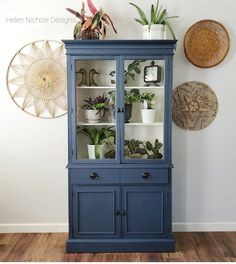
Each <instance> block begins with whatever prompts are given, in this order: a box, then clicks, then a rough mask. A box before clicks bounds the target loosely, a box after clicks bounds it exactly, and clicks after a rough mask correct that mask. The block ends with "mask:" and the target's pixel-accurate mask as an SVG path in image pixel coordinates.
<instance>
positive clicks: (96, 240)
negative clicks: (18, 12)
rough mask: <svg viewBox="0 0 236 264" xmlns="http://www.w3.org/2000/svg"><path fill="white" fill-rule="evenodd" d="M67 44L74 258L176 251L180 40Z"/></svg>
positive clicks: (69, 248)
mask: <svg viewBox="0 0 236 264" xmlns="http://www.w3.org/2000/svg"><path fill="white" fill-rule="evenodd" d="M63 42H64V43H65V48H66V55H67V77H68V156H69V162H68V173H69V239H68V240H67V252H171V251H174V247H175V242H174V238H173V234H172V216H171V211H172V210H171V206H172V203H171V193H172V192H171V182H172V177H171V170H172V160H171V124H172V118H171V97H172V68H173V54H174V49H175V45H176V41H174V40H82V41H79V40H64V41H63ZM156 66H158V67H156ZM147 106H148V107H147ZM147 108H148V109H147ZM149 108H152V109H154V110H153V111H152V112H153V114H150V113H151V111H150V112H148V110H151V109H149ZM145 110H146V111H145ZM150 115H151V116H150ZM145 116H146V117H145ZM147 116H148V117H147Z"/></svg>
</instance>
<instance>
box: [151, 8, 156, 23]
mask: <svg viewBox="0 0 236 264" xmlns="http://www.w3.org/2000/svg"><path fill="white" fill-rule="evenodd" d="M154 21H155V11H154V5H152V6H151V23H152V24H153V23H154Z"/></svg>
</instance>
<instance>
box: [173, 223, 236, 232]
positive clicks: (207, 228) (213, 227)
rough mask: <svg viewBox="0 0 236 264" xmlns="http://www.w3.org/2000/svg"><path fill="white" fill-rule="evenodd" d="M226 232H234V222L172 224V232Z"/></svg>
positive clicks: (235, 229) (235, 227) (235, 228)
mask: <svg viewBox="0 0 236 264" xmlns="http://www.w3.org/2000/svg"><path fill="white" fill-rule="evenodd" d="M214 231H215V232H220V231H222V232H224V231H225V232H227V231H236V222H223V223H222V222H221V223H216V222H213V223H210V222H207V223H173V232H214Z"/></svg>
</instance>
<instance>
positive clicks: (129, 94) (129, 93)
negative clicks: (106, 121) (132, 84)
mask: <svg viewBox="0 0 236 264" xmlns="http://www.w3.org/2000/svg"><path fill="white" fill-rule="evenodd" d="M108 95H109V98H110V99H109V105H110V107H111V109H112V116H113V120H115V117H116V108H115V103H116V101H115V95H116V92H115V91H109V92H108ZM124 96H125V100H124V102H125V123H129V120H130V118H131V116H132V107H133V103H134V102H138V101H139V100H140V91H139V89H131V90H125V92H124Z"/></svg>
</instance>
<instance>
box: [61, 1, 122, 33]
mask: <svg viewBox="0 0 236 264" xmlns="http://www.w3.org/2000/svg"><path fill="white" fill-rule="evenodd" d="M87 5H88V8H89V10H90V12H91V13H92V15H91V16H86V15H85V13H86V11H85V5H84V2H82V8H81V11H80V12H78V11H75V10H73V9H71V8H66V10H67V11H69V12H70V13H72V14H73V15H75V16H76V17H78V18H79V19H80V21H78V22H77V23H76V25H75V27H74V37H75V36H76V34H77V33H82V32H83V31H85V30H92V31H97V32H98V33H99V34H101V35H102V36H103V38H105V36H106V32H107V28H108V26H109V25H111V26H112V28H113V30H114V32H115V33H117V31H116V29H115V27H114V24H113V22H112V20H111V18H110V16H109V15H108V14H107V13H105V12H104V11H103V10H102V9H100V10H98V9H97V8H96V7H95V6H94V4H93V3H92V1H91V0H87Z"/></svg>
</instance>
